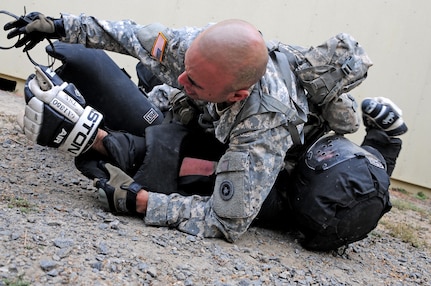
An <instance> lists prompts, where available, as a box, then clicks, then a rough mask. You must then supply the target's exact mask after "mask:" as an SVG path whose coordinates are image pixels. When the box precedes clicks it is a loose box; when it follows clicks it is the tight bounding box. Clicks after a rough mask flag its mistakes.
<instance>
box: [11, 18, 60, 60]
mask: <svg viewBox="0 0 431 286" xmlns="http://www.w3.org/2000/svg"><path fill="white" fill-rule="evenodd" d="M11 29H13V30H12V31H10V32H9V33H8V35H7V38H8V39H11V38H14V37H16V36H19V35H24V36H23V37H22V38H21V39H20V40H18V41H17V42H16V44H15V47H16V48H19V47H22V46H24V45H25V47H24V52H26V51H28V50H31V49H32V48H33V47H34V46H35V45H36V44H37V43H39V42H40V41H42V40H44V39H59V38H61V37H63V36H65V31H64V25H63V20H62V19H53V18H51V17H45V16H44V15H43V14H41V13H39V12H31V13H30V14H28V15H26V16H21V17H19V18H18V20H15V21H13V22H9V23H7V24H6V25H4V30H5V31H7V30H11Z"/></svg>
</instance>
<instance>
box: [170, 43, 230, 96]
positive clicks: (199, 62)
mask: <svg viewBox="0 0 431 286" xmlns="http://www.w3.org/2000/svg"><path fill="white" fill-rule="evenodd" d="M184 64H185V71H184V72H183V73H182V74H181V75H180V76H179V77H178V83H179V84H180V85H182V86H184V91H185V93H186V94H187V95H188V96H189V97H190V98H192V99H198V100H204V101H209V102H214V103H220V102H228V101H229V99H230V98H231V97H232V96H233V95H234V94H235V92H234V91H228V92H227V90H229V89H228V87H229V86H231V83H232V77H231V76H229V75H228V74H226V73H225V72H224V71H222V70H220V69H219V68H217V65H216V64H214V62H213V61H208V59H206V58H205V57H204V56H203V55H202V53H200V51H199V49H198V48H197V47H196V45H195V44H194V43H193V44H192V45H191V46H190V48H189V49H188V50H187V52H186V55H185V60H184Z"/></svg>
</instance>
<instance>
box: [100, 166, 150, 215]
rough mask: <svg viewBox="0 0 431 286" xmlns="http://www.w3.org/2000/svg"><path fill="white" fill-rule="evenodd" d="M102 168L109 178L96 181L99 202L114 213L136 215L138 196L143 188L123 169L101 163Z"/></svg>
mask: <svg viewBox="0 0 431 286" xmlns="http://www.w3.org/2000/svg"><path fill="white" fill-rule="evenodd" d="M100 164H101V166H100V168H101V169H102V168H103V169H104V170H106V173H107V174H108V179H107V178H100V179H99V178H98V179H95V180H94V186H95V187H96V188H98V191H99V201H100V202H101V203H102V204H103V206H104V207H105V208H106V209H109V210H110V211H111V212H113V213H129V214H136V195H137V194H138V192H139V191H140V190H141V189H142V188H143V187H142V185H140V184H138V183H136V182H135V181H134V180H133V179H132V178H131V177H129V175H127V174H126V173H124V172H123V171H122V170H121V169H119V168H117V167H115V166H113V165H111V164H104V163H100Z"/></svg>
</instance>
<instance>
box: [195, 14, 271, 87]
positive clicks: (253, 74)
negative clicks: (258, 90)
mask: <svg viewBox="0 0 431 286" xmlns="http://www.w3.org/2000/svg"><path fill="white" fill-rule="evenodd" d="M190 48H196V49H198V50H199V53H201V54H202V56H203V57H205V58H206V59H207V60H208V61H209V62H211V63H212V64H214V65H215V66H217V68H218V69H219V70H220V72H223V73H225V74H226V75H227V76H230V77H232V83H231V86H230V87H226V88H227V89H232V90H239V89H248V88H249V87H250V86H252V85H253V84H255V83H256V82H257V81H259V79H260V78H261V77H262V76H263V75H264V74H265V71H266V65H267V62H268V51H267V48H266V44H265V41H264V39H263V37H262V35H261V33H260V32H259V31H258V30H257V29H256V28H255V27H254V26H253V25H251V24H250V23H248V22H246V21H242V20H236V19H232V20H225V21H222V22H219V23H217V24H215V25H213V26H210V27H209V28H208V29H206V30H204V31H203V32H202V33H201V34H200V35H199V36H198V37H197V38H196V40H195V41H194V42H193V44H192V46H191V47H190Z"/></svg>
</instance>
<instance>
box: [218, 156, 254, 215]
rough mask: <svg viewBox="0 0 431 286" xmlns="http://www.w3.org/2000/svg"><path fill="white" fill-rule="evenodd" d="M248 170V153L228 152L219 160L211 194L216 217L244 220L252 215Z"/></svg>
mask: <svg viewBox="0 0 431 286" xmlns="http://www.w3.org/2000/svg"><path fill="white" fill-rule="evenodd" d="M248 169H249V155H248V153H243V152H229V153H226V154H225V155H223V157H222V158H221V159H220V160H219V163H218V165H217V170H216V175H217V177H216V181H215V187H214V193H213V199H214V204H213V209H214V211H215V213H216V214H217V215H218V216H220V217H224V218H245V217H249V216H250V215H251V214H252V210H251V203H250V192H249V190H250V186H249V180H248Z"/></svg>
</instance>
